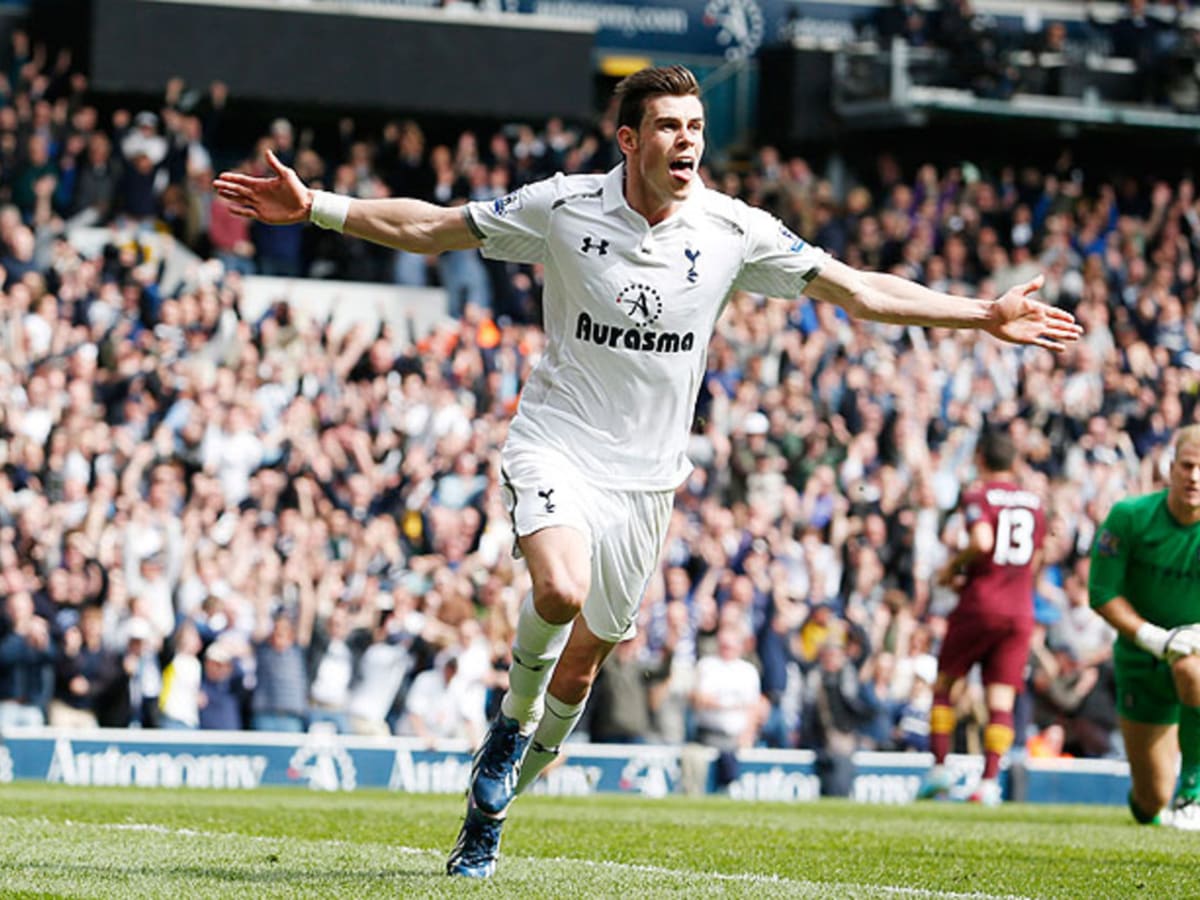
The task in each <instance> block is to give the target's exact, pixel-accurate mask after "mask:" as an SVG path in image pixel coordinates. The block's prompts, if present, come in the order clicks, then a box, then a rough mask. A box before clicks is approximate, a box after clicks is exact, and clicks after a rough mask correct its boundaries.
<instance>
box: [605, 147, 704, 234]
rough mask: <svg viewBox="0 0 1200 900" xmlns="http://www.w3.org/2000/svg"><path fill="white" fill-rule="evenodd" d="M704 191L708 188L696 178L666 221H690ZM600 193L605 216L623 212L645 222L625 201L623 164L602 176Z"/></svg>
mask: <svg viewBox="0 0 1200 900" xmlns="http://www.w3.org/2000/svg"><path fill="white" fill-rule="evenodd" d="M706 190H708V188H706V187H705V186H704V183H703V182H702V181H700V180H699V178H697V180H696V183H695V184H693V185H692V190H691V193H689V194H688V198H687V200H685V201H684V202H683V204H682V205H681V206H680V207H679V209H678V210H677V211H676V212H675V213H674V214H673V215H672V216H671V217H670V218H669V219H667V220H666V221H667V222H674V221H690V220H691V218H692V217H693V216H694V215H696V214H697V213H698V212H699V211H700V209H701V206H702V205H703V202H702V201H701V199H700V198H701V196H702V195H703V193H704V192H705V191H706ZM601 192H602V193H601V208H602V209H603V210H604V212H605V214H609V213H614V212H618V211H622V210H623V211H624V213H625V214H626V215H629V216H634V217H636V218H637V219H639V220H641V221H645V220H644V219H642V217H641V216H640V215H638V213H636V212H634V210H633V207H631V206H630V205H629V202H628V201H627V200H626V199H625V163H623V162H620V163H617V164H616V165H615V166H614V167H613V168H611V169H609V170H608V173H607V174H606V175H605V176H604V184H603V186H602V188H601ZM661 224H666V223H665V222H664V223H661Z"/></svg>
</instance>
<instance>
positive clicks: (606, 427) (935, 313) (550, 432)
mask: <svg viewBox="0 0 1200 900" xmlns="http://www.w3.org/2000/svg"><path fill="white" fill-rule="evenodd" d="M617 93H618V114H617V126H618V127H617V142H618V145H619V149H620V151H621V153H622V154H623V155H624V162H623V163H622V164H621V165H618V166H617V167H616V168H614V169H613V170H612V171H610V172H608V173H607V174H605V175H571V176H562V175H558V176H556V177H554V178H551V179H547V180H545V181H539V182H535V183H533V184H529V185H526V186H524V187H522V188H521V189H520V190H518V191H516V192H515V193H512V194H509V195H508V196H507V197H504V198H501V199H498V200H495V201H487V202H475V203H470V204H467V205H466V206H465V207H460V208H452V209H447V208H442V207H438V206H435V205H431V204H428V203H424V202H420V201H417V200H412V199H401V198H394V199H386V200H351V199H350V198H348V197H343V196H336V195H333V194H329V193H326V192H323V191H312V190H309V189H308V188H306V187H305V186H304V184H303V183H302V182H301V181H300V179H299V178H298V177H297V176H296V174H295V172H293V171H292V170H291V169H289V168H287V167H286V166H284V165H282V164H281V163H280V162H279V161H278V160H277V159H275V158H274V157H272V156H268V162H269V164H270V165H271V167H272V169H273V170H274V172H273V174H272V175H271V176H270V177H266V178H256V177H252V176H247V175H242V174H238V173H224V174H222V175H220V176H219V177H218V178H217V180H216V183H215V187H216V190H217V192H218V193H219V194H220V195H221V196H222V197H224V198H225V199H226V200H227V201H229V203H230V204H231V206H232V209H233V210H234V211H235V212H236V213H238V214H240V215H243V216H252V217H256V218H258V219H260V220H262V221H264V222H269V223H289V222H302V221H305V220H311V221H312V222H314V223H315V224H317V225H319V226H322V227H325V228H333V229H335V230H337V231H341V232H344V233H346V234H350V235H354V236H356V237H361V238H366V239H367V240H370V241H374V242H376V243H380V244H385V245H387V246H390V247H397V248H400V249H403V250H407V251H409V252H413V253H422V254H429V253H439V252H442V251H445V250H452V249H465V248H476V247H477V248H481V249H482V251H483V253H484V255H485V256H488V257H490V258H493V259H502V260H509V261H513V262H522V263H542V264H544V266H545V271H546V288H545V295H544V298H543V304H544V320H545V321H544V325H545V331H546V352H545V355H544V356H543V358H542V360H541V362H540V363H539V364H538V366H537V368H536V369H535V370H534V371H533V373H532V374H531V375H530V377H529V381H528V384H527V385H526V386H525V389H524V391H523V392H522V395H521V402H520V406H519V409H518V411H517V414H516V416H515V418H514V419H513V422H512V425H511V427H510V429H509V436H508V440H507V442H506V444H505V446H504V449H503V454H502V461H503V472H504V478H505V479H506V486H507V489H508V496H509V498H510V501H511V510H512V514H513V518H514V522H515V528H516V533H517V535H518V547H519V550H520V552H521V554H523V555H524V557H525V559H526V561H527V563H528V566H529V572H530V576H531V579H532V582H533V592H532V596H531V597H529V598H527V599H526V601H525V603H524V604H523V606H522V609H521V613H520V617H519V621H518V625H517V634H516V639H515V641H514V644H513V666H512V669H511V671H510V674H509V681H510V687H509V690H508V693H507V694H506V695H505V697H504V699H503V702H502V705H501V711H500V713H499V714H498V715H497V717H496V719H495V721H494V722H493V723H492V727H491V729H490V730H489V732H488V735H487V737H486V738H485V739H484V742H483V744H482V746H481V747H480V749H479V751H478V752H477V754H476V761H475V766H474V769H473V774H472V778H471V785H470V789H469V791H468V803H467V815H466V819H465V821H464V823H463V826H462V831H461V833H460V834H459V840H458V843H457V845H456V846H455V848H454V851H453V852H452V854H451V856H450V860H449V862H448V864H447V871H448V872H449V873H450V874H457V875H467V876H476V877H487V876H489V875H491V874H492V873H493V871H494V870H495V866H496V859H497V857H498V854H499V845H500V831H501V826H502V825H503V821H504V816H505V814H506V812H507V810H508V806H509V804H510V803H511V801H512V799H513V798H514V796H515V795H516V794H517V793H518V792H519V791H520V790H521V789H522V788H524V786H525V785H527V784H529V783H530V782H532V781H533V779H534V778H536V777H537V775H538V773H539V772H540V771H541V770H542V769H543V768H544V767H545V766H546V765H548V764H549V763H550V762H551V761H552V760H553V759H554V757H555V754H556V753H557V750H558V747H559V745H560V744H561V743H562V742H563V740H564V739H565V738H566V737H567V735H568V734H569V733H570V731H571V729H572V728H573V727H574V725H575V723H576V722H577V721H578V719H579V717H580V715H581V713H582V711H583V706H584V700H585V699H586V697H587V694H588V691H589V689H590V686H591V684H592V681H593V679H594V678H595V675H596V671H597V669H598V668H599V666H600V664H601V662H603V660H604V658H605V657H606V656H607V655H608V653H609V651H610V650H611V649H612V648H613V646H614V645H615V644H616V643H617V642H618V641H622V640H624V639H626V638H628V637H629V636H631V635H632V634H633V631H634V617H635V615H636V612H637V609H638V604H639V601H640V599H641V595H642V592H643V589H644V588H645V585H646V583H647V581H648V579H649V577H650V575H651V573H652V572H653V570H654V567H655V565H656V564H657V561H658V556H659V551H660V549H661V546H662V542H663V540H664V535H665V532H666V528H667V523H668V520H669V517H670V511H671V503H672V497H673V493H674V490H675V488H676V487H677V486H678V485H679V484H681V483H682V482H683V481H684V480H685V479H686V477H687V474H688V472H689V471H690V469H691V464H690V463H689V462H688V460H687V457H686V455H685V448H686V444H687V435H688V430H689V427H690V424H691V417H692V410H693V407H694V405H695V401H696V395H697V392H698V389H699V386H700V384H701V382H702V380H703V374H704V369H705V359H706V354H707V348H708V341H709V337H710V336H711V334H712V331H713V328H714V325H715V323H716V320H717V317H718V316H719V315H720V313H721V310H722V309H723V307H724V304H725V301H726V299H727V298H728V296H729V294H730V292H731V291H733V290H735V289H739V288H741V289H745V290H750V291H757V292H761V293H764V294H769V295H772V296H778V297H797V296H799V295H800V294H802V293H808V294H809V295H811V296H813V297H816V298H818V299H822V300H827V301H831V302H833V303H837V304H838V305H840V306H841V307H843V308H844V309H845V310H847V311H848V312H849V313H851V314H853V315H856V316H861V317H865V318H870V319H876V320H880V321H886V322H895V323H911V324H917V325H941V326H949V327H959V328H977V329H981V330H985V331H987V332H988V333H990V334H992V335H993V336H995V337H997V338H1000V339H1001V340H1005V341H1011V342H1014V343H1022V344H1032V345H1035V346H1039V347H1045V348H1048V349H1051V350H1060V349H1062V348H1063V347H1064V345H1065V343H1066V342H1069V341H1072V340H1075V339H1076V338H1077V336H1078V335H1079V333H1080V329H1079V327H1078V325H1076V324H1075V322H1074V319H1073V318H1072V316H1071V315H1070V314H1068V313H1066V312H1064V311H1062V310H1057V309H1054V308H1052V307H1050V306H1048V305H1046V304H1044V303H1042V302H1040V301H1038V300H1036V299H1035V298H1034V297H1033V294H1034V293H1035V292H1036V291H1037V289H1038V287H1039V286H1040V284H1041V280H1040V278H1039V279H1035V280H1034V281H1031V282H1029V283H1027V284H1024V285H1021V286H1020V287H1018V288H1014V289H1012V290H1010V291H1009V292H1008V293H1006V294H1005V295H1004V296H1003V297H1001V298H1000V299H999V300H995V301H991V300H982V299H970V298H963V297H953V296H950V295H947V294H942V293H938V292H935V291H932V290H929V289H927V288H924V287H921V286H920V285H917V284H914V283H912V282H908V281H905V280H903V279H900V278H897V277H894V276H891V275H883V274H876V273H860V272H858V271H856V270H854V269H852V268H850V267H848V266H846V265H843V264H842V263H839V262H837V261H835V260H833V259H831V258H830V257H829V256H827V255H826V254H825V253H823V252H822V251H820V250H818V249H817V248H816V247H813V246H810V245H809V244H807V243H805V242H804V241H803V240H801V239H800V238H799V237H797V236H796V235H795V234H793V233H792V232H791V231H789V230H788V229H787V228H785V227H784V226H783V225H782V224H781V223H780V222H779V221H778V220H776V219H775V218H773V217H772V216H770V215H768V214H767V213H765V212H763V211H761V210H755V209H751V208H750V207H748V206H746V205H745V204H743V203H741V202H739V201H737V200H734V199H732V198H730V197H726V196H724V195H722V194H719V193H716V192H714V191H711V190H708V189H707V188H706V187H705V186H704V184H702V183H701V180H700V174H699V167H700V157H701V154H702V153H703V151H704V107H703V105H702V104H701V101H700V88H699V85H698V84H697V82H696V79H695V77H694V76H693V75H692V73H691V72H689V71H688V70H687V69H685V68H683V67H681V66H671V67H667V68H652V69H644V70H642V71H640V72H637V73H635V74H633V75H631V76H629V77H628V78H627V79H625V80H624V81H623V82H622V83H621V85H620V86H619V87H618V89H617ZM580 613H582V616H581V615H580Z"/></svg>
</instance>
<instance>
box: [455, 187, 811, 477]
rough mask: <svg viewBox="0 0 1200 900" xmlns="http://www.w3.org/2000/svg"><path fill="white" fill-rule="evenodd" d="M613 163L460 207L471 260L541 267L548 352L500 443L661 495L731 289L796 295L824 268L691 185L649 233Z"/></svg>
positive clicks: (677, 458) (762, 222)
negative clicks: (471, 236) (474, 251)
mask: <svg viewBox="0 0 1200 900" xmlns="http://www.w3.org/2000/svg"><path fill="white" fill-rule="evenodd" d="M623 177H624V166H623V165H619V166H617V167H616V168H615V169H613V170H612V171H610V172H609V173H608V174H607V175H562V174H559V175H556V176H555V177H554V178H550V179H547V180H545V181H539V182H535V183H533V184H529V185H526V186H525V187H522V188H521V189H520V190H518V191H516V192H514V193H512V194H509V195H508V196H507V197H502V198H500V199H498V200H489V201H477V202H474V203H470V204H468V205H467V207H466V215H467V219H468V222H469V223H470V224H471V227H472V229H473V230H474V232H475V234H476V235H477V236H478V237H479V238H480V239H481V240H482V241H483V250H482V252H483V255H484V256H486V257H489V258H491V259H501V260H507V261H510V262H522V263H542V264H544V265H545V273H546V274H545V278H546V283H545V293H544V296H543V303H542V305H543V316H544V326H545V331H546V350H545V354H544V355H543V357H542V359H541V361H540V362H539V363H538V365H537V366H536V368H535V369H534V371H533V373H532V374H531V375H530V377H529V382H528V384H526V385H525V389H524V391H523V392H522V394H521V401H520V404H519V407H518V410H517V415H516V418H515V419H514V420H513V423H512V426H511V429H510V433H511V434H512V436H513V437H514V438H516V439H526V440H531V441H535V442H549V443H551V444H552V445H553V446H556V447H558V448H559V449H560V450H561V451H562V452H564V453H565V454H567V456H568V457H569V458H571V459H574V460H575V461H576V462H577V464H578V466H579V470H580V472H582V473H583V474H584V475H585V476H587V477H589V478H591V479H594V480H595V481H597V482H599V483H601V484H604V485H607V486H608V487H611V488H616V489H620V490H671V489H673V488H675V487H677V486H678V485H679V484H681V483H682V482H683V480H684V479H685V478H687V475H688V473H689V472H690V471H691V468H692V466H691V463H690V462H689V461H688V459H687V456H686V453H685V449H686V445H687V438H688V433H689V431H690V429H691V424H692V416H693V412H694V409H695V404H696V396H697V394H698V392H699V390H700V387H701V383H702V380H703V378H704V372H705V361H706V358H707V355H708V341H709V337H710V336H711V335H712V331H713V327H714V326H715V324H716V321H717V316H718V315H720V313H721V310H722V309H723V308H724V306H725V301H726V299H727V298H728V297H729V295H730V292H731V291H733V290H734V289H743V290H748V291H755V292H759V293H763V294H768V295H770V296H773V297H798V296H799V295H800V294H801V293H802V292H803V290H804V288H805V286H806V285H807V284H808V283H809V281H811V280H812V279H813V278H814V277H815V276H816V275H817V273H818V272H820V270H821V267H822V265H824V263H825V260H826V259H827V258H828V257H827V256H826V255H825V253H824V252H822V251H821V250H818V249H817V248H815V247H812V246H810V245H809V244H807V243H805V242H804V241H802V240H801V239H800V238H798V237H797V236H796V235H795V234H793V233H792V232H791V231H789V230H788V229H787V228H786V227H785V226H784V225H783V223H781V222H780V221H779V220H778V219H776V218H775V217H774V216H772V215H770V214H769V213H766V212H764V211H762V210H759V209H754V208H753V207H750V206H747V205H746V204H745V203H743V202H741V201H740V200H735V199H733V198H731V197H728V196H726V195H725V194H721V193H718V192H716V191H710V190H707V189H705V188H704V187H703V185H702V184H700V183H699V182H698V181H697V182H696V183H695V185H694V187H693V189H692V193H691V195H690V196H689V197H688V200H687V201H686V202H685V203H684V204H683V206H682V207H681V208H680V209H679V210H678V211H677V212H676V213H675V214H674V215H671V216H669V217H668V218H667V219H666V220H665V221H663V222H660V223H659V224H658V225H655V226H653V227H651V226H650V225H649V223H647V221H646V220H645V218H643V217H642V216H641V215H640V214H638V213H636V212H634V211H633V210H632V209H631V208H630V207H629V204H628V203H626V202H625V194H624V190H623Z"/></svg>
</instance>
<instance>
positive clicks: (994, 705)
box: [917, 429, 1046, 806]
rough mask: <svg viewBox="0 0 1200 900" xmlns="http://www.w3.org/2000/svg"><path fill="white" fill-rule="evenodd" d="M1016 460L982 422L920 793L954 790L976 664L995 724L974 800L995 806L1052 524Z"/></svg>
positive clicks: (951, 573)
mask: <svg viewBox="0 0 1200 900" xmlns="http://www.w3.org/2000/svg"><path fill="white" fill-rule="evenodd" d="M1015 463H1016V448H1015V446H1014V444H1013V439H1012V437H1011V435H1009V434H1008V433H1007V432H1006V431H1001V430H999V429H991V430H986V431H984V433H983V435H982V436H981V437H980V440H979V445H978V447H977V448H976V454H975V464H976V469H977V473H978V484H977V485H976V486H975V487H973V488H971V489H970V490H967V491H964V492H963V496H962V501H961V503H960V506H961V507H962V510H963V516H964V518H965V520H966V525H967V529H968V541H967V545H966V546H965V547H964V548H963V549H961V550H959V551H958V552H957V553H956V554H955V555H954V556H953V557H951V559H950V560H949V561H948V562H947V563H946V565H945V567H944V568H943V569H942V571H941V572H940V573H939V575H938V580H939V582H940V583H941V584H943V585H947V586H950V585H955V584H957V585H959V595H958V605H957V606H956V607H955V608H954V611H953V612H952V613H950V617H949V619H948V620H947V629H946V636H945V638H944V639H943V641H942V649H941V652H940V653H939V654H938V674H937V681H936V682H935V683H934V686H933V708H932V709H931V710H930V712H929V749H930V750H931V751H932V752H933V760H934V765H933V767H932V768H931V769H930V770H929V772H928V773H926V776H925V779H924V781H923V782H922V784H921V787H920V788H919V790H918V792H917V796H918V797H919V798H920V799H932V798H934V797H938V796H942V795H945V794H947V793H948V792H949V790H950V787H951V777H950V772H949V771H948V770H947V768H946V754H947V753H949V752H950V739H951V736H952V735H953V733H954V725H955V717H954V705H953V702H954V697H955V696H956V695H957V693H958V691H959V690H960V688H961V686H962V684H963V683H964V680H965V679H966V677H967V675H968V674H969V673H970V671H971V668H972V667H973V666H974V665H975V664H976V663H978V664H979V666H980V669H981V674H982V677H983V685H984V700H985V702H986V703H987V709H988V724H987V727H986V728H984V731H983V750H984V758H983V778H982V779H981V780H980V782H979V785H978V787H977V788H976V789H975V791H974V793H972V794H971V796H970V800H971V801H972V802H976V803H982V804H984V805H987V806H995V805H997V804H999V803H1000V799H1001V798H1000V782H999V781H998V780H997V775H998V774H999V772H1000V761H1001V760H1002V759H1003V758H1004V754H1005V753H1007V752H1008V749H1009V747H1011V746H1012V743H1013V704H1014V703H1015V702H1016V697H1017V693H1018V692H1019V691H1020V690H1021V686H1022V684H1023V683H1024V677H1023V676H1024V671H1025V663H1026V661H1027V660H1028V658H1029V641H1030V638H1031V637H1032V635H1033V626H1034V619H1033V583H1034V575H1035V573H1036V572H1037V570H1038V568H1039V566H1040V558H1041V546H1042V538H1043V536H1044V534H1045V530H1046V514H1045V511H1044V510H1043V508H1042V501H1041V498H1039V497H1038V495H1037V494H1035V493H1033V492H1031V491H1026V490H1022V489H1021V487H1020V486H1019V485H1018V484H1017V482H1016V478H1015V477H1014V475H1013V466H1014V464H1015Z"/></svg>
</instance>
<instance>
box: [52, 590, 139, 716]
mask: <svg viewBox="0 0 1200 900" xmlns="http://www.w3.org/2000/svg"><path fill="white" fill-rule="evenodd" d="M124 687H125V681H124V679H123V678H122V677H121V659H120V657H119V656H118V655H117V654H116V653H115V652H113V651H112V650H110V649H108V648H107V647H105V646H104V611H103V610H102V609H101V608H100V607H99V606H85V607H84V608H83V610H82V611H81V612H80V616H79V624H78V625H72V626H70V627H69V628H67V629H66V631H65V632H64V633H63V640H62V646H61V647H60V648H59V656H58V661H57V664H56V666H55V688H54V699H53V700H52V701H51V702H50V714H49V717H48V724H50V725H53V726H55V727H58V728H95V727H97V726H99V725H105V726H109V727H124V726H125V725H126V724H127V723H128V713H127V708H126V705H125V704H124V703H123V702H122V699H119V698H118V697H117V696H116V695H117V693H118V691H120V690H123V689H124Z"/></svg>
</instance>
